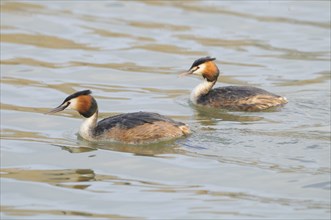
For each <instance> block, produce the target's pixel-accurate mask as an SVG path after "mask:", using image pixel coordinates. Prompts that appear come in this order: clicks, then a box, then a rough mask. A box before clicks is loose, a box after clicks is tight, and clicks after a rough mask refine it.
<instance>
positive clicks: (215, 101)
mask: <svg viewBox="0 0 331 220" xmlns="http://www.w3.org/2000/svg"><path fill="white" fill-rule="evenodd" d="M214 60H215V58H211V57H202V58H200V59H197V60H196V61H194V63H193V64H192V66H191V67H190V69H189V70H188V71H186V72H184V73H182V74H181V75H190V74H195V75H201V76H202V77H203V81H202V82H201V83H200V84H199V85H198V86H196V87H195V88H194V89H193V90H192V92H191V96H190V100H191V101H192V102H193V103H194V104H197V105H203V106H209V107H214V108H221V109H228V110H235V111H262V110H266V109H269V108H273V107H280V106H283V105H285V104H286V103H287V99H286V98H285V97H281V96H279V95H275V94H273V93H270V92H268V91H266V90H263V89H259V88H255V87H250V86H226V87H219V88H216V89H212V87H213V86H214V85H215V83H216V81H217V79H218V76H219V69H218V67H217V65H216V64H215V62H213V61H214Z"/></svg>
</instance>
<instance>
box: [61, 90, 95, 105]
mask: <svg viewBox="0 0 331 220" xmlns="http://www.w3.org/2000/svg"><path fill="white" fill-rule="evenodd" d="M91 93H92V92H91V90H83V91H79V92H75V93H74V94H71V95H69V96H68V97H67V98H66V99H65V100H64V101H63V103H65V102H67V101H69V100H71V99H74V98H77V97H78V96H81V95H90V94H91Z"/></svg>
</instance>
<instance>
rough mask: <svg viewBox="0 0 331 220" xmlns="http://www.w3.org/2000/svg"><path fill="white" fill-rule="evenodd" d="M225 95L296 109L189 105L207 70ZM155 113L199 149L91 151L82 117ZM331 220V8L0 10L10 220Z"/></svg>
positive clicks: (181, 145)
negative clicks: (234, 90) (76, 98)
mask: <svg viewBox="0 0 331 220" xmlns="http://www.w3.org/2000/svg"><path fill="white" fill-rule="evenodd" d="M207 55H210V56H214V57H216V58H217V64H218V65H219V67H220V69H221V71H222V74H221V77H220V79H219V82H218V84H217V85H218V86H224V85H252V86H257V87H260V88H263V89H267V90H269V91H271V92H274V93H277V94H279V95H283V96H286V97H287V99H288V100H289V103H288V104H287V105H286V106H285V107H284V108H282V109H280V110H278V111H273V112H255V113H245V112H225V111H218V110H211V109H208V108H207V109H206V108H198V107H195V106H193V105H192V104H190V102H189V101H188V98H189V93H190V90H191V89H192V88H193V87H194V86H195V85H196V84H197V83H198V82H199V80H200V79H198V78H195V77H186V78H179V77H178V73H180V72H181V71H183V70H187V69H188V68H189V67H190V66H191V64H192V62H193V61H194V60H195V59H197V58H199V57H202V56H207ZM83 89H91V90H92V91H93V94H94V96H95V97H96V99H97V101H98V104H99V108H100V111H101V114H100V117H106V116H109V115H115V114H118V113H121V112H133V111H138V110H144V111H154V112H159V113H161V114H164V115H167V116H170V117H172V118H174V119H176V120H180V121H183V122H185V123H187V124H188V125H190V127H191V128H192V130H193V134H192V135H191V136H189V137H188V138H183V139H179V140H176V141H170V142H166V143H159V144H154V145H148V146H128V145H119V144H91V143H89V142H86V141H84V140H81V139H80V138H78V137H77V130H78V127H79V125H80V123H81V121H82V119H81V117H80V116H79V115H78V114H77V113H76V112H73V111H69V110H68V111H64V112H62V113H59V114H56V115H44V114H43V113H45V112H46V111H48V110H49V109H50V108H53V107H56V106H57V105H59V104H60V103H61V102H62V101H63V99H64V98H65V97H67V96H68V95H69V94H71V93H73V92H75V91H79V90H83ZM130 217H133V218H141V219H157V218H162V219H248V218H252V219H256V218H271V219H282V218H283V219H328V218H330V1H240V2H238V1H235V2H233V1H22V2H14V1H5V0H2V1H1V219H55V218H56V219H98V218H100V219H114V218H130Z"/></svg>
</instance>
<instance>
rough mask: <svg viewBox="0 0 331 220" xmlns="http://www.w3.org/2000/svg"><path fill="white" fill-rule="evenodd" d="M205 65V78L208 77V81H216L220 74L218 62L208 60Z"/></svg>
mask: <svg viewBox="0 0 331 220" xmlns="http://www.w3.org/2000/svg"><path fill="white" fill-rule="evenodd" d="M204 65H205V67H204V72H203V74H202V76H203V78H205V79H207V81H208V82H214V81H216V80H217V78H218V75H219V70H218V68H217V66H216V64H215V63H214V62H213V61H207V62H205V63H204Z"/></svg>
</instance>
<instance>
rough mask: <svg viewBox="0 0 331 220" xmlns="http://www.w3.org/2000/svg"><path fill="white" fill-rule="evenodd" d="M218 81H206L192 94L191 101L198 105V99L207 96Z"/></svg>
mask: <svg viewBox="0 0 331 220" xmlns="http://www.w3.org/2000/svg"><path fill="white" fill-rule="evenodd" d="M215 83H216V80H214V81H209V80H207V79H204V80H203V81H202V82H201V83H200V84H199V85H197V86H196V87H195V88H194V89H193V90H192V92H191V96H190V99H191V101H192V102H193V103H194V104H197V102H198V99H199V98H200V97H201V96H203V95H206V94H207V93H208V92H209V91H210V90H211V88H212V87H213V86H214V85H215Z"/></svg>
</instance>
